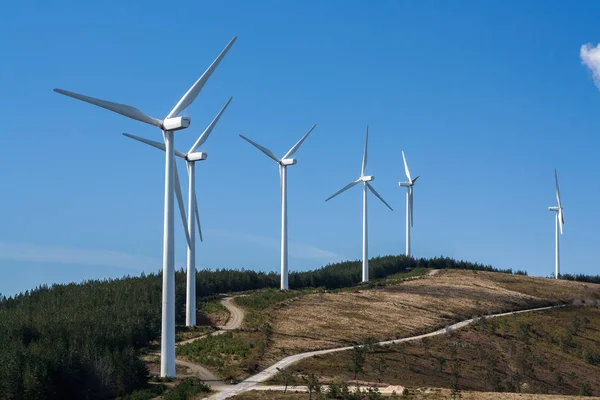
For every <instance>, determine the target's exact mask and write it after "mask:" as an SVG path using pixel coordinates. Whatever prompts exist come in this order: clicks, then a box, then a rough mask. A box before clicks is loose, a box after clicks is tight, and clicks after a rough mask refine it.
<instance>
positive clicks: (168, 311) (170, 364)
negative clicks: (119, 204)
mask: <svg viewBox="0 0 600 400" xmlns="http://www.w3.org/2000/svg"><path fill="white" fill-rule="evenodd" d="M236 39H237V36H234V37H233V39H231V41H230V42H229V43H228V44H227V46H225V49H223V51H221V53H220V54H219V55H218V57H217V58H216V59H215V60H214V61H213V63H212V64H211V65H210V66H209V67H208V69H207V70H206V71H205V72H204V73H203V74H202V76H200V78H198V80H197V81H196V82H195V83H194V84H193V85H192V87H190V88H189V90H188V91H187V92H186V93H185V94H184V95H183V97H182V98H181V99H180V100H179V102H178V103H177V104H176V105H175V107H174V108H173V109H172V110H171V112H169V114H167V116H166V117H165V119H164V120H159V119H156V118H154V117H151V116H149V115H147V114H145V113H143V112H142V111H140V110H139V109H137V108H135V107H132V106H128V105H125V104H120V103H113V102H111V101H106V100H100V99H97V98H94V97H90V96H85V95H82V94H78V93H73V92H69V91H67V90H63V89H54V91H55V92H57V93H60V94H63V95H65V96H69V97H73V98H75V99H77V100H81V101H85V102H87V103H90V104H93V105H96V106H98V107H102V108H106V109H107V110H110V111H113V112H115V113H117V114H121V115H124V116H126V117H129V118H132V119H135V120H138V121H140V122H145V123H147V124H150V125H154V126H156V127H157V128H159V129H160V130H161V131H162V134H163V138H164V143H165V195H164V202H165V208H164V233H163V291H162V326H161V341H160V375H161V376H162V377H166V376H171V377H173V376H175V253H174V247H175V243H174V237H173V228H174V223H173V211H174V210H173V185H174V182H173V181H174V179H175V177H176V176H177V175H176V174H175V173H174V171H175V158H174V148H173V146H174V141H175V138H174V135H173V134H174V132H175V131H178V130H181V129H185V128H187V127H189V126H190V123H191V119H190V118H188V117H181V116H177V115H178V114H179V113H181V112H182V111H183V110H185V109H186V108H187V107H188V106H189V105H190V104H192V103H193V102H194V100H195V99H196V97H197V96H198V93H200V91H201V90H202V88H203V87H204V84H205V83H206V81H207V80H208V79H209V78H210V76H211V75H212V73H213V72H214V70H215V69H216V68H217V66H218V65H219V63H220V62H221V60H222V59H223V57H225V55H226V54H227V52H228V51H229V49H230V48H231V46H233V43H234V42H235V40H236Z"/></svg>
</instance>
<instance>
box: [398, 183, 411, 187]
mask: <svg viewBox="0 0 600 400" xmlns="http://www.w3.org/2000/svg"><path fill="white" fill-rule="evenodd" d="M398 185H399V186H400V187H411V186H412V185H413V184H412V183H410V182H398Z"/></svg>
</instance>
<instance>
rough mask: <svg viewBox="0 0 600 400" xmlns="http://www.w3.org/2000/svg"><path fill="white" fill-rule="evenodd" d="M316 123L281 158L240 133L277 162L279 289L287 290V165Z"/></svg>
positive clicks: (293, 159)
mask: <svg viewBox="0 0 600 400" xmlns="http://www.w3.org/2000/svg"><path fill="white" fill-rule="evenodd" d="M316 126H317V124H314V125H313V126H312V128H310V129H309V131H308V132H306V133H305V134H304V136H302V138H301V139H300V140H299V141H298V143H296V144H295V145H294V146H292V148H291V149H290V150H289V151H288V152H287V153H285V155H284V156H283V157H281V159H279V158H277V156H275V154H273V152H272V151H271V150H269V149H267V148H266V147H263V146H261V145H260V144H258V143H256V142H253V141H252V140H250V139H248V138H247V137H246V136H244V135H240V136H241V138H242V139H244V140H245V141H247V142H248V143H250V144H251V145H252V146H254V147H256V148H257V149H259V150H260V151H262V152H263V153H264V154H266V155H267V157H269V158H271V159H273V160H274V161H275V162H276V163H277V164H279V187H280V191H281V290H288V289H289V286H288V239H287V167H288V166H290V165H294V164H296V159H295V158H289V157H291V156H292V155H294V153H295V152H296V151H298V149H299V148H300V146H301V145H302V143H303V142H304V140H306V138H307V137H308V135H309V134H310V133H311V132H312V131H313V129H315V127H316Z"/></svg>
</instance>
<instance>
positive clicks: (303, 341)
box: [268, 270, 600, 361]
mask: <svg viewBox="0 0 600 400" xmlns="http://www.w3.org/2000/svg"><path fill="white" fill-rule="evenodd" d="M599 288H600V285H593V284H584V283H578V282H568V281H556V280H553V279H547V278H533V277H527V276H520V275H508V274H501V273H491V272H480V271H464V270H443V271H440V273H438V274H436V275H434V276H428V277H426V278H425V279H419V280H414V281H409V282H405V283H403V284H400V285H396V286H386V287H384V288H383V289H375V290H358V289H357V290H355V291H353V292H350V291H344V292H338V293H315V294H309V295H305V296H301V297H297V298H294V299H290V300H286V301H284V302H282V303H279V304H278V305H276V306H274V307H272V308H271V309H270V310H268V311H269V312H268V314H269V316H270V320H271V321H272V326H273V336H272V343H271V346H270V351H269V352H268V359H269V361H274V360H276V359H280V358H281V357H283V356H285V355H290V354H296V353H300V352H304V351H309V350H314V349H324V348H333V347H340V346H347V345H350V344H354V343H357V342H360V341H363V340H365V339H367V338H368V337H371V338H374V339H376V340H386V339H393V338H400V337H405V336H409V335H412V334H416V333H421V332H425V331H430V330H432V329H434V328H438V327H443V326H446V325H449V324H451V323H453V322H456V321H458V320H460V319H464V318H468V317H472V316H473V315H481V314H489V313H496V312H502V311H509V310H516V309H522V308H527V307H534V306H541V305H548V304H553V303H557V302H566V301H572V300H574V299H577V300H582V299H598V298H600V294H599Z"/></svg>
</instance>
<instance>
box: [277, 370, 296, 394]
mask: <svg viewBox="0 0 600 400" xmlns="http://www.w3.org/2000/svg"><path fill="white" fill-rule="evenodd" d="M277 371H279V372H280V373H281V376H282V378H283V383H284V385H285V388H284V389H283V393H285V392H287V388H288V386H294V385H295V384H296V383H297V382H298V380H297V379H296V376H295V375H294V374H292V372H291V371H289V370H288V369H281V368H279V367H277Z"/></svg>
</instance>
